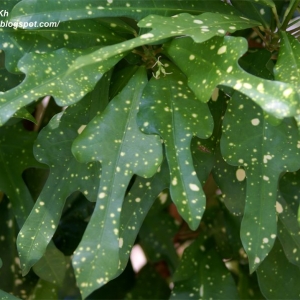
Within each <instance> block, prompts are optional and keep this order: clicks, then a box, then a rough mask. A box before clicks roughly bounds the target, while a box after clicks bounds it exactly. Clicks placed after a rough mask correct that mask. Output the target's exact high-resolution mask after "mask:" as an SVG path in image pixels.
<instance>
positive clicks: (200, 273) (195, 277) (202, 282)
mask: <svg viewBox="0 0 300 300" xmlns="http://www.w3.org/2000/svg"><path fill="white" fill-rule="evenodd" d="M173 280H174V285H175V286H174V289H173V291H172V295H171V298H170V299H199V296H200V298H201V299H238V293H237V289H236V285H235V283H234V280H233V278H232V276H231V274H230V272H229V271H228V270H227V268H226V266H225V264H224V263H223V261H222V258H221V257H220V256H219V255H218V253H217V252H216V250H215V249H213V248H210V247H209V248H208V246H207V243H205V240H204V238H203V237H201V238H198V239H197V240H196V241H194V242H193V243H192V244H191V245H190V246H189V247H188V248H186V249H185V251H184V253H183V257H182V259H181V262H180V265H179V267H178V269H177V271H176V273H175V275H174V278H173Z"/></svg>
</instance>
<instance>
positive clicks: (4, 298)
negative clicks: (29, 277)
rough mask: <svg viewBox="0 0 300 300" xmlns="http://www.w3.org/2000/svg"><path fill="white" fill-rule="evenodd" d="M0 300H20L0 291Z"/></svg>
mask: <svg viewBox="0 0 300 300" xmlns="http://www.w3.org/2000/svg"><path fill="white" fill-rule="evenodd" d="M0 298H1V299H2V300H20V298H17V297H15V296H13V295H11V294H8V293H6V292H4V291H2V290H0Z"/></svg>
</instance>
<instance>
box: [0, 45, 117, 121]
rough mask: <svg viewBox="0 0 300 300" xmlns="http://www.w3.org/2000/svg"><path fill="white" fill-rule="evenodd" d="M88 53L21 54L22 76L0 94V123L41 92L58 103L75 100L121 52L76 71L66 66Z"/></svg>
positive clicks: (87, 51)
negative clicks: (16, 84)
mask: <svg viewBox="0 0 300 300" xmlns="http://www.w3.org/2000/svg"><path fill="white" fill-rule="evenodd" d="M90 52H91V50H90V49H88V50H68V49H65V48H63V49H59V50H56V51H54V52H52V53H44V54H38V53H29V54H27V55H25V56H24V57H23V58H22V59H21V60H20V62H19V68H20V70H21V71H22V72H23V73H25V74H26V78H25V79H24V81H23V82H22V83H21V84H20V85H18V86H17V87H15V88H13V89H11V90H9V91H7V92H5V93H3V94H1V95H0V101H1V104H0V125H2V124H3V123H5V122H6V121H7V120H8V119H9V118H10V117H11V116H12V115H13V114H14V113H15V112H16V111H18V110H19V109H20V108H22V107H23V106H26V105H28V104H29V103H31V102H33V101H34V100H37V99H38V98H40V97H43V96H45V95H52V96H53V97H54V98H55V100H56V103H57V104H58V105H60V106H66V105H71V104H73V103H75V102H77V101H79V100H80V99H81V98H82V97H83V96H84V95H86V94H87V93H88V92H90V91H91V90H92V89H93V88H94V86H95V85H96V83H97V81H98V80H99V79H100V78H101V77H102V76H103V74H104V73H105V72H107V71H109V69H110V68H111V67H112V66H113V65H114V64H116V63H117V62H118V61H119V59H121V55H116V56H115V57H110V59H107V60H106V59H104V60H103V61H102V62H100V63H99V62H98V64H96V65H94V66H93V67H91V66H89V68H85V66H83V67H82V68H81V69H80V70H75V71H74V72H72V71H70V65H72V63H73V62H74V60H75V59H76V57H81V58H82V56H84V55H85V54H87V53H90ZM112 56H113V55H112Z"/></svg>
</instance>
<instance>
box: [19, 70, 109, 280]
mask: <svg viewBox="0 0 300 300" xmlns="http://www.w3.org/2000/svg"><path fill="white" fill-rule="evenodd" d="M108 86H109V76H108V75H104V76H103V77H102V79H101V80H100V82H99V83H98V84H97V86H96V88H95V90H94V91H93V92H92V93H89V94H88V95H87V96H85V98H84V99H82V100H81V101H80V102H79V103H77V104H74V105H72V106H70V107H68V108H67V109H66V110H65V112H64V113H60V114H57V115H56V116H54V117H53V119H52V120H51V121H50V122H49V124H48V125H47V126H46V127H45V128H44V129H43V130H42V131H41V132H40V134H39V136H38V138H37V140H36V143H35V148H34V152H35V156H36V158H37V160H38V161H40V162H42V163H45V164H47V165H48V166H49V167H50V175H49V178H48V180H47V182H46V183H45V186H44V188H43V190H42V192H41V194H40V195H39V198H38V199H37V201H36V203H35V205H34V208H33V209H32V211H31V213H30V215H29V217H28V219H27V220H26V222H25V224H24V226H23V228H22V229H21V231H20V233H19V236H18V239H17V245H18V249H19V255H20V259H21V265H22V269H23V274H26V273H27V272H28V271H29V269H30V268H31V267H32V266H33V265H34V264H35V263H36V262H37V261H38V260H39V259H40V258H41V257H42V255H43V253H44V252H45V250H46V247H47V245H48V244H49V242H50V240H51V238H52V236H53V234H54V232H55V230H56V228H57V226H58V223H59V220H60V217H61V213H62V210H63V207H64V205H65V200H66V198H67V197H68V196H69V195H70V194H71V193H73V192H74V191H77V190H78V191H81V192H82V193H83V194H84V195H85V196H86V197H87V198H88V199H89V200H90V201H96V198H97V187H98V184H99V178H100V165H99V163H97V162H94V163H90V164H80V163H78V161H76V159H75V158H74V156H73V155H72V152H71V146H72V142H73V140H74V139H75V138H76V137H77V136H78V134H79V133H80V132H81V131H82V130H83V128H84V127H85V126H86V125H87V124H88V122H89V121H90V120H91V119H92V118H93V117H94V116H95V115H97V114H99V113H100V111H102V110H104V107H105V105H106V103H107V101H108ZM99 98H100V99H101V101H99ZM53 186H55V187H56V192H54V191H53V189H52V187H53Z"/></svg>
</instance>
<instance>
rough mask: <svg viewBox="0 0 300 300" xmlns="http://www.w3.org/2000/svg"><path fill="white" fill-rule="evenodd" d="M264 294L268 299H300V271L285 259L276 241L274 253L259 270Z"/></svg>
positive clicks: (261, 288)
mask: <svg viewBox="0 0 300 300" xmlns="http://www.w3.org/2000/svg"><path fill="white" fill-rule="evenodd" d="M257 276H258V282H259V286H260V290H261V292H262V294H263V295H264V296H265V297H266V298H267V299H298V298H299V297H300V286H299V277H300V270H299V268H298V267H296V266H295V265H293V264H291V263H290V262H289V261H288V260H287V259H286V257H285V255H284V252H283V249H282V247H281V245H280V243H279V241H277V240H276V242H275V244H274V247H273V249H272V251H271V252H270V253H269V255H268V256H267V258H266V259H265V260H264V261H263V262H262V264H261V265H260V267H259V268H258V269H257Z"/></svg>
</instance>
